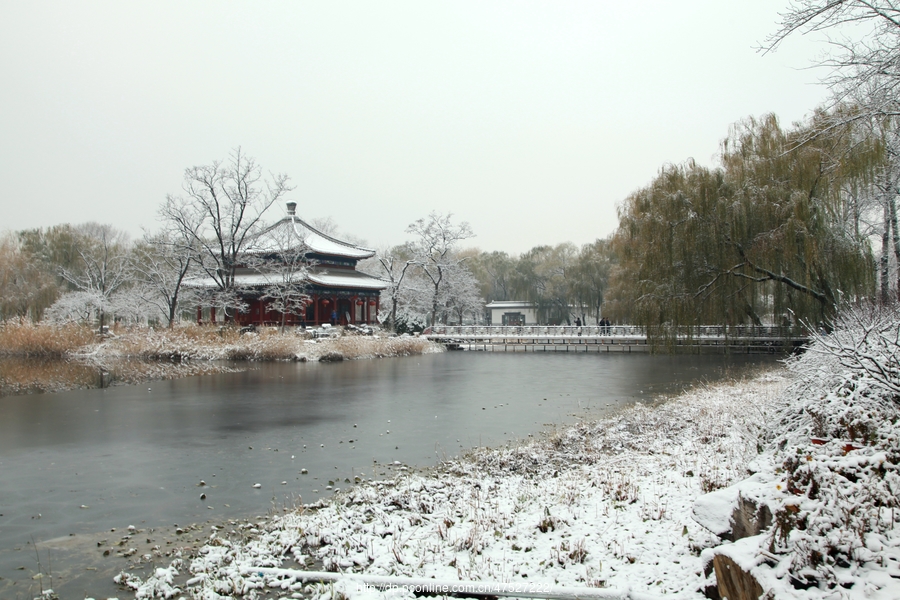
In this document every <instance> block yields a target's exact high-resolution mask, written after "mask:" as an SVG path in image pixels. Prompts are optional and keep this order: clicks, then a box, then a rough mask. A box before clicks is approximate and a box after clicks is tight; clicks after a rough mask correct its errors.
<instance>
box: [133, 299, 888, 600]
mask: <svg viewBox="0 0 900 600" xmlns="http://www.w3.org/2000/svg"><path fill="white" fill-rule="evenodd" d="M898 365H900V314H898V313H897V312H896V311H885V312H878V311H870V312H868V313H867V312H865V311H857V312H855V313H850V317H848V318H847V319H845V320H844V321H843V322H842V323H839V327H838V329H837V331H836V333H834V334H828V335H821V336H819V337H818V339H817V340H816V341H815V343H814V345H813V347H812V348H811V350H810V351H809V352H807V353H806V354H804V355H803V356H801V357H797V358H794V359H791V360H790V361H788V363H787V367H786V368H784V369H779V370H775V371H771V372H768V373H764V374H762V375H760V376H757V377H756V378H754V379H752V380H747V381H738V382H732V383H730V384H721V385H716V386H702V387H699V388H697V389H695V390H693V391H690V392H687V393H685V394H683V395H681V396H679V397H677V398H674V399H671V400H668V401H666V402H662V403H659V404H657V405H654V406H648V405H638V406H635V407H632V408H629V409H627V410H625V411H623V412H622V413H620V414H618V415H617V416H615V417H613V418H607V419H603V420H600V421H597V422H591V423H580V424H576V425H574V426H572V427H568V428H565V429H560V430H557V431H555V432H553V433H552V434H549V435H546V436H544V437H542V438H540V439H536V440H529V441H526V442H519V443H510V444H507V445H506V446H503V447H500V448H494V449H487V448H485V449H479V450H476V451H474V452H472V453H471V454H469V455H467V456H465V457H462V458H459V459H453V460H448V461H445V462H444V463H443V464H441V465H440V466H439V467H438V468H436V469H435V470H434V471H433V472H429V473H412V472H409V471H407V470H406V469H405V467H403V466H402V465H396V466H395V468H396V471H395V473H396V476H395V477H394V478H392V479H389V480H381V481H366V482H357V484H356V485H352V487H350V488H349V489H346V490H344V491H343V492H340V493H337V494H336V495H335V496H334V497H333V498H331V499H329V500H324V501H321V502H319V503H316V504H315V505H307V506H303V507H301V508H299V509H297V510H293V511H289V512H287V513H286V514H284V515H280V516H277V517H275V518H272V519H269V520H266V521H265V522H260V523H259V524H258V526H256V527H251V528H250V529H249V530H248V529H247V528H246V527H243V528H229V527H215V528H211V529H210V530H209V531H208V533H207V535H208V538H207V542H206V544H205V545H204V546H202V547H201V548H199V549H196V550H194V551H192V552H190V553H183V554H182V555H181V556H178V557H176V560H175V561H174V562H171V563H168V564H166V563H164V564H163V565H162V566H160V565H158V564H156V563H155V561H158V560H159V558H161V557H153V556H149V555H148V556H146V557H145V559H140V560H145V561H149V562H150V563H152V564H151V565H140V566H151V567H152V568H151V572H152V573H153V574H152V575H151V576H149V577H147V578H146V579H144V580H142V579H141V578H140V576H138V575H136V574H135V571H136V569H134V568H133V569H131V570H129V571H127V572H123V573H122V574H121V575H120V576H119V581H120V582H121V583H123V584H124V585H127V586H128V587H130V588H132V589H134V590H135V592H136V596H137V597H138V598H174V597H182V596H183V597H188V596H190V597H193V598H202V599H214V598H220V597H245V598H261V597H263V596H265V595H276V596H280V597H305V596H306V595H312V596H313V597H317V598H327V599H333V600H337V599H342V600H343V599H346V598H350V599H353V598H376V597H378V598H397V597H407V598H411V597H413V595H414V591H413V590H412V589H411V588H410V587H406V588H404V587H402V586H401V587H397V588H395V589H388V590H380V589H376V587H374V586H367V585H364V584H363V583H362V582H361V581H360V580H359V579H353V578H352V577H347V578H346V579H342V580H340V581H337V582H328V583H312V584H310V583H307V582H306V581H305V579H304V578H303V577H301V576H300V575H299V574H298V572H297V571H296V570H292V569H291V568H289V567H294V568H305V569H309V570H315V571H323V570H324V571H328V572H341V573H343V574H345V575H348V576H352V575H353V574H365V575H367V576H377V577H384V576H403V577H408V578H414V579H415V580H421V579H431V580H434V581H435V582H448V581H449V582H453V581H481V582H497V583H502V584H505V585H508V586H510V585H511V586H515V584H518V583H527V584H528V585H529V587H531V586H533V588H532V589H533V591H538V592H539V591H541V590H542V589H546V587H545V586H548V585H552V586H561V587H563V588H585V587H589V588H597V590H598V592H604V593H606V597H620V598H648V597H672V596H675V597H679V598H702V597H704V595H706V594H709V595H710V596H709V597H717V596H716V595H715V594H716V593H717V592H722V591H725V592H727V595H728V596H729V597H731V598H735V597H747V598H757V597H764V598H778V599H781V598H788V599H795V600H801V599H809V600H812V599H825V598H829V599H830V598H875V599H888V598H898V597H900V535H898V527H897V517H898V516H900V514H898V513H900V511H898V510H897V509H898V508H900V368H898ZM347 483H351V482H347ZM557 591H558V590H557ZM602 596H603V594H598V597H602Z"/></svg>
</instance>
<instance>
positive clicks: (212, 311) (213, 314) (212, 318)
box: [209, 306, 216, 325]
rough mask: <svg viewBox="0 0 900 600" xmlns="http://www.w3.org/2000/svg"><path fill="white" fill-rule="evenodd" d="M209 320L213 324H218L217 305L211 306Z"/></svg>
mask: <svg viewBox="0 0 900 600" xmlns="http://www.w3.org/2000/svg"><path fill="white" fill-rule="evenodd" d="M209 322H210V323H212V324H213V325H215V324H216V307H215V306H210V307H209Z"/></svg>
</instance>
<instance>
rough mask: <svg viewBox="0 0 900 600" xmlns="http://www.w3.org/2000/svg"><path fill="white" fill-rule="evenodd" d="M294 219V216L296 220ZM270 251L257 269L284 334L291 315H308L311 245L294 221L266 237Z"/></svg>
mask: <svg viewBox="0 0 900 600" xmlns="http://www.w3.org/2000/svg"><path fill="white" fill-rule="evenodd" d="M292 218H293V217H292ZM261 237H263V238H264V239H265V240H266V248H265V249H261V250H260V254H261V256H260V259H259V260H258V261H257V267H256V268H257V270H258V272H259V273H260V275H261V276H262V277H263V278H264V280H265V291H264V292H263V294H262V296H260V298H261V299H263V300H268V301H269V308H270V310H274V311H277V312H279V313H281V332H282V333H284V328H285V324H286V321H287V315H298V316H305V315H306V306H307V302H308V301H309V300H310V298H309V295H308V294H307V293H306V289H307V286H308V281H309V278H308V275H309V267H310V266H311V263H310V261H309V260H308V259H307V257H306V253H307V250H308V248H307V246H306V244H305V243H303V241H302V238H301V237H300V236H298V235H297V234H296V233H295V231H294V223H293V221H287V222H281V223H278V224H277V225H276V226H274V227H273V228H272V229H270V230H269V231H266V232H265V234H264V235H263V236H261Z"/></svg>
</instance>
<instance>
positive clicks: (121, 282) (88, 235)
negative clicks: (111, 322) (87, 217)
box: [61, 223, 130, 329]
mask: <svg viewBox="0 0 900 600" xmlns="http://www.w3.org/2000/svg"><path fill="white" fill-rule="evenodd" d="M76 230H77V231H78V232H79V233H80V234H81V236H82V241H81V244H80V245H79V247H78V249H77V254H78V257H79V259H80V260H79V261H78V265H77V268H75V269H62V271H61V275H62V277H63V278H64V279H65V280H66V281H68V282H69V283H70V284H71V285H72V286H73V287H74V288H75V289H76V290H78V291H81V292H84V293H86V294H88V295H93V296H94V298H95V302H96V303H97V314H98V318H99V321H100V329H103V326H104V323H105V318H106V313H107V312H108V308H109V303H110V298H111V297H112V295H113V294H115V293H116V292H117V291H118V290H119V289H120V288H122V287H123V286H125V285H126V284H127V283H128V282H129V280H130V278H129V272H130V269H129V263H128V259H129V256H128V236H127V235H126V234H125V233H124V232H122V231H118V230H116V229H115V228H113V227H112V226H111V225H101V224H99V223H85V224H83V225H80V226H78V227H77V228H76Z"/></svg>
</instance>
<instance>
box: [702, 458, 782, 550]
mask: <svg viewBox="0 0 900 600" xmlns="http://www.w3.org/2000/svg"><path fill="white" fill-rule="evenodd" d="M774 485H775V482H774V481H773V478H772V477H771V475H769V474H766V473H756V474H755V475H753V476H751V477H748V478H747V479H744V480H743V481H740V482H738V483H736V484H734V485H732V486H729V487H727V488H722V489H721V490H716V491H714V492H710V493H708V494H704V495H703V496H700V497H699V498H697V500H696V502H694V507H693V511H692V512H693V517H694V520H695V521H697V523H699V524H700V525H702V526H703V527H705V528H707V529H709V530H710V531H711V532H713V533H714V534H716V535H717V536H719V537H720V538H722V539H723V540H728V541H732V542H735V541H737V540H740V539H743V538H745V537H751V536H754V535H757V534H759V533H760V532H762V531H764V530H765V529H767V528H768V527H769V526H770V525H771V524H772V510H771V509H770V508H769V506H768V499H769V498H770V497H771V496H772V488H773V487H774Z"/></svg>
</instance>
